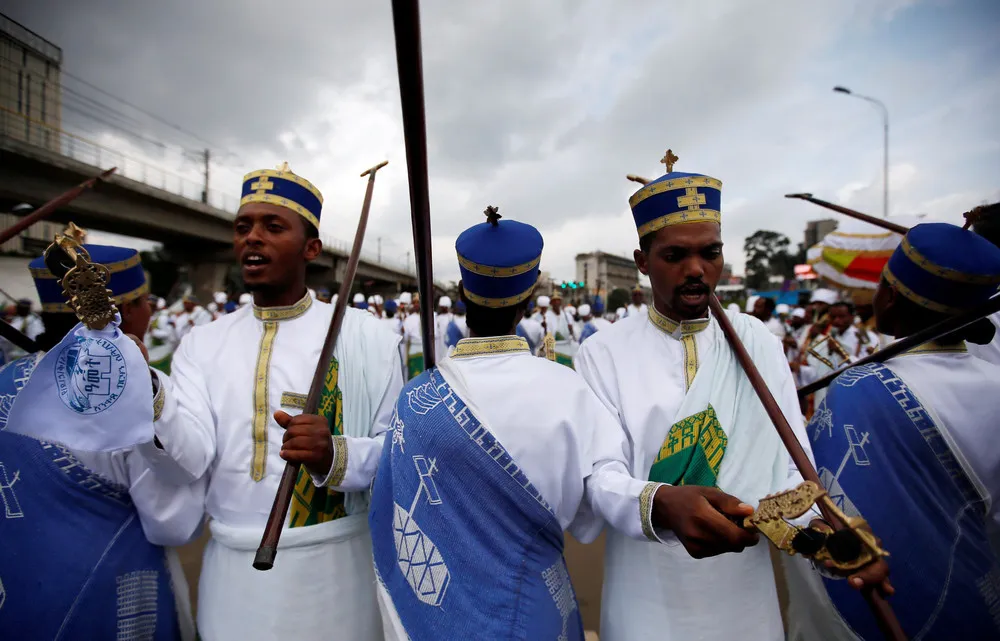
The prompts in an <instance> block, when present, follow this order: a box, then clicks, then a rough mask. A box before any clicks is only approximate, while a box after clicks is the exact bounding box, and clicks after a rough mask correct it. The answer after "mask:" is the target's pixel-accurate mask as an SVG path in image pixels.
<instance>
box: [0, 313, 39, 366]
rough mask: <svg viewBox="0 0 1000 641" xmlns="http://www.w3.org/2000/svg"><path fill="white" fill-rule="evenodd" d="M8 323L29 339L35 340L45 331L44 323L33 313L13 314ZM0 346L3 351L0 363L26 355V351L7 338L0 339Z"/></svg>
mask: <svg viewBox="0 0 1000 641" xmlns="http://www.w3.org/2000/svg"><path fill="white" fill-rule="evenodd" d="M10 325H11V327H13V328H14V329H16V330H17V331H19V332H21V333H22V334H24V335H25V336H27V337H28V338H30V339H31V340H35V339H36V338H38V337H39V336H41V335H42V333H44V332H45V324H44V323H42V319H41V318H39V317H38V316H37V315H35V314H28V315H27V316H15V317H14V318H12V319H11V320H10ZM0 347H2V348H3V352H4V358H3V360H2V361H0V364H3V363H12V362H14V361H16V360H17V359H19V358H21V357H22V356H25V355H27V352H25V351H24V350H23V349H21V348H20V347H18V346H16V345H14V343H11V342H10V341H8V340H7V339H0Z"/></svg>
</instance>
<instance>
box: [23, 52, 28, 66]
mask: <svg viewBox="0 0 1000 641" xmlns="http://www.w3.org/2000/svg"><path fill="white" fill-rule="evenodd" d="M21 66H22V67H27V66H28V50H27V49H21Z"/></svg>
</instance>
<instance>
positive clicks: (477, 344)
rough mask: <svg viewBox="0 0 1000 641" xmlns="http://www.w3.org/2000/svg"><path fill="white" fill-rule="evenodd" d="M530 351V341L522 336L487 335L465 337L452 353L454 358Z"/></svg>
mask: <svg viewBox="0 0 1000 641" xmlns="http://www.w3.org/2000/svg"><path fill="white" fill-rule="evenodd" d="M517 352H525V353H527V352H529V349H528V341H526V340H524V339H523V338H521V337H520V336H487V337H485V338H463V339H462V340H460V341H458V346H456V347H455V351H454V352H453V353H452V355H451V357H452V358H468V357H472V356H485V355H489V354H514V353H517Z"/></svg>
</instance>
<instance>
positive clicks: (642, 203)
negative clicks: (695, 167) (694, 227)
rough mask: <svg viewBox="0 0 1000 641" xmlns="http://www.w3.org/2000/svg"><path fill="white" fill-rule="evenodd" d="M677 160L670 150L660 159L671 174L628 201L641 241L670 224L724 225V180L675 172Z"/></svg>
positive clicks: (649, 185) (644, 186) (659, 179)
mask: <svg viewBox="0 0 1000 641" xmlns="http://www.w3.org/2000/svg"><path fill="white" fill-rule="evenodd" d="M677 160H678V158H677V156H675V155H674V153H673V151H672V150H670V149H668V150H667V153H666V155H664V156H663V158H662V159H661V160H660V162H662V163H663V164H665V165H666V166H667V173H666V174H664V175H663V176H660V177H659V178H657V179H656V180H654V181H652V182H650V183H647V184H645V185H643V187H642V189H640V190H639V191H637V192H635V193H634V194H632V197H631V198H629V200H628V204H629V206H631V207H632V218H634V219H635V227H636V229H637V230H638V232H639V238H642V237H643V236H645V235H646V234H649V233H651V232H654V231H657V230H660V229H663V228H664V227H668V226H670V225H681V224H684V223H720V224H721V222H722V181H721V180H718V179H717V178H712V177H710V176H705V175H703V174H686V173H683V172H679V171H674V163H675V162H676V161H677Z"/></svg>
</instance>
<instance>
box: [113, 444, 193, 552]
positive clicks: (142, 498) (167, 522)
mask: <svg viewBox="0 0 1000 641" xmlns="http://www.w3.org/2000/svg"><path fill="white" fill-rule="evenodd" d="M127 465H128V474H129V495H130V496H131V497H132V502H133V503H134V504H135V508H136V511H137V512H138V513H139V521H140V522H141V523H142V530H143V532H144V533H145V534H146V538H147V539H149V542H150V543H153V544H154V545H163V546H178V545H184V544H185V543H188V542H189V541H191V540H192V539H193V538H195V537H196V536H197V535H198V533H199V532H200V531H201V525H202V522H203V521H204V514H205V488H206V479H205V477H204V476H203V477H201V478H199V479H198V480H196V481H195V482H193V483H189V484H187V485H180V486H178V485H173V484H171V483H165V482H163V480H162V479H161V477H160V476H159V475H158V474H157V473H156V472H155V471H154V470H153V469H151V466H150V464H149V462H148V460H147V459H146V458H145V457H144V456H141V455H136V454H135V453H130V454H128V455H127Z"/></svg>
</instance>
